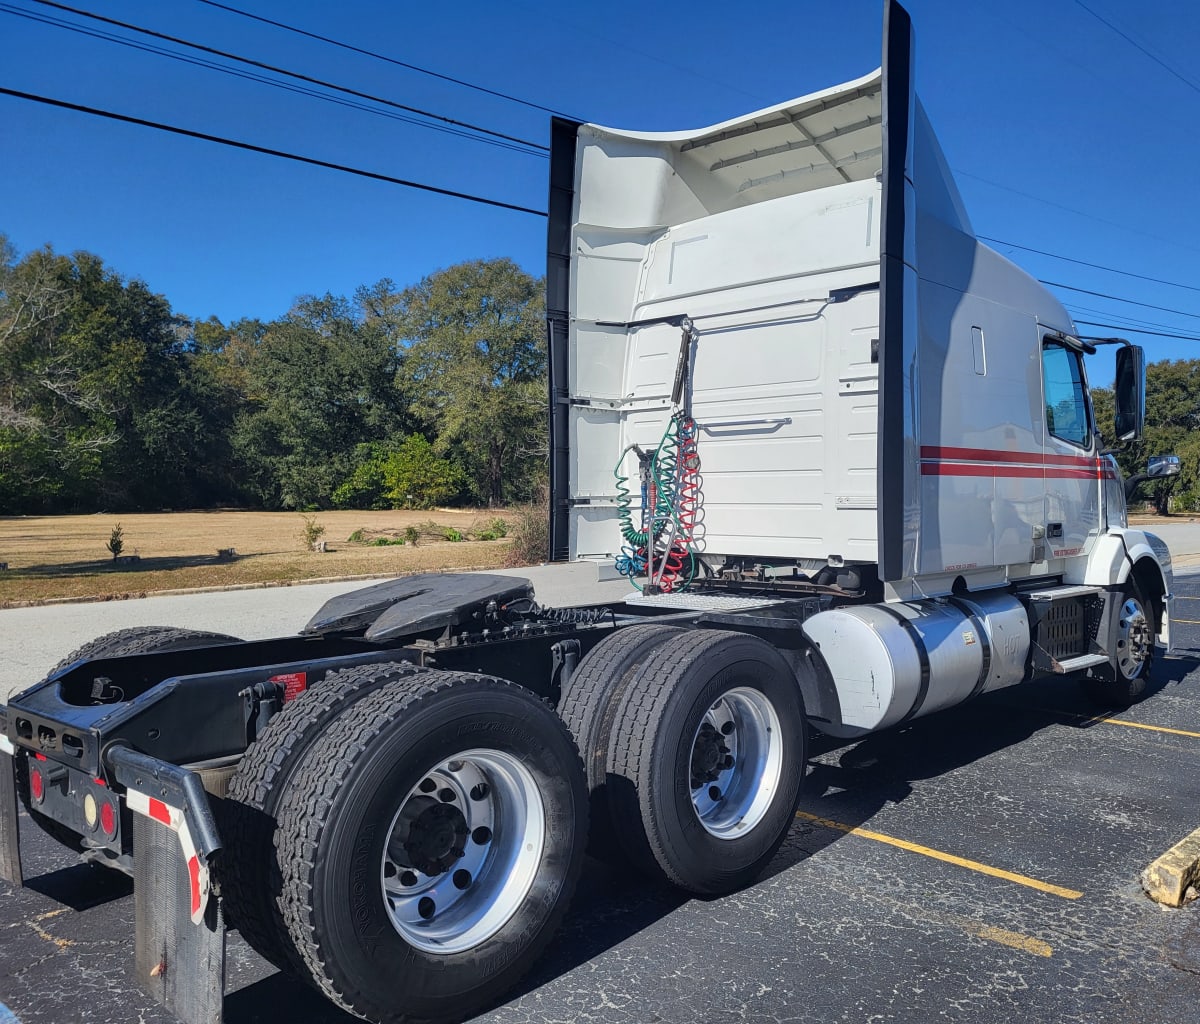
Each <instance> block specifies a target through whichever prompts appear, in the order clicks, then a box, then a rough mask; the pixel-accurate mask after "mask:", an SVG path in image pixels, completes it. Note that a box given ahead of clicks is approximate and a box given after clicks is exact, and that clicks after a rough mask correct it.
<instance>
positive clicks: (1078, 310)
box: [1066, 302, 1183, 331]
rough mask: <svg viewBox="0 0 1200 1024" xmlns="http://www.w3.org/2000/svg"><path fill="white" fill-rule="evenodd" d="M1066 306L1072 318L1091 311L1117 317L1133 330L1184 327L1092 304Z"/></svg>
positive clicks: (1172, 329)
mask: <svg viewBox="0 0 1200 1024" xmlns="http://www.w3.org/2000/svg"><path fill="white" fill-rule="evenodd" d="M1066 308H1067V310H1068V311H1069V312H1070V313H1071V316H1072V318H1074V317H1075V316H1076V315H1079V316H1085V315H1086V314H1088V313H1091V314H1093V315H1094V316H1105V317H1110V318H1116V319H1117V320H1120V321H1121V322H1122V323H1123V324H1125V326H1127V327H1129V328H1131V329H1133V330H1136V329H1137V328H1139V327H1149V328H1150V329H1151V330H1163V331H1174V330H1183V328H1177V327H1176V326H1175V325H1174V324H1160V323H1157V322H1155V321H1153V320H1140V319H1138V318H1137V317H1132V316H1129V315H1128V314H1127V313H1115V312H1113V311H1112V310H1111V309H1094V308H1093V307H1091V306H1080V305H1078V304H1076V303H1073V302H1070V303H1067V304H1066Z"/></svg>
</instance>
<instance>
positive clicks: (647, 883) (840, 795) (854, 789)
mask: <svg viewBox="0 0 1200 1024" xmlns="http://www.w3.org/2000/svg"><path fill="white" fill-rule="evenodd" d="M1197 664H1198V662H1197V660H1196V659H1195V658H1193V657H1176V658H1170V659H1162V660H1160V661H1159V662H1157V663H1156V665H1155V667H1154V670H1153V674H1152V676H1151V682H1150V686H1149V687H1148V694H1147V695H1148V696H1149V695H1153V694H1154V693H1158V692H1161V691H1163V690H1166V689H1169V688H1171V687H1173V686H1177V685H1178V684H1179V683H1180V682H1182V680H1183V679H1184V678H1185V677H1186V676H1187V674H1188V673H1189V672H1191V671H1193V670H1194V669H1195V668H1196V667H1197ZM1102 713H1103V709H1100V708H1098V707H1096V706H1095V705H1093V704H1091V703H1090V702H1089V701H1088V700H1087V699H1086V697H1085V696H1084V695H1083V693H1082V692H1081V690H1080V688H1079V685H1078V681H1077V680H1075V679H1072V678H1064V679H1061V680H1060V679H1054V680H1048V681H1045V682H1043V683H1036V684H1032V685H1027V686H1022V687H1015V688H1013V689H1012V690H1008V691H1001V692H999V693H993V694H985V695H984V696H983V697H981V698H979V699H978V700H976V701H973V702H971V703H968V704H965V705H960V706H958V707H955V708H952V709H949V710H947V711H943V712H940V713H938V714H935V715H931V716H929V717H927V718H921V719H917V720H916V721H914V722H912V723H909V724H907V725H904V726H901V727H898V728H894V729H891V730H889V731H887V732H883V733H877V734H874V735H871V736H868V737H866V738H864V739H862V740H858V741H839V740H834V739H830V738H828V737H817V738H815V739H814V740H813V742H812V743H810V747H809V763H808V775H807V778H806V780H805V787H804V793H803V796H802V798H801V802H800V810H801V812H802V813H803V814H806V815H811V816H814V817H818V818H822V819H825V820H827V821H830V822H836V823H837V824H838V825H840V826H842V827H841V828H831V827H828V826H826V825H824V824H821V823H818V822H814V821H812V820H810V819H807V818H798V819H797V821H796V823H795V825H794V826H793V827H792V828H791V830H790V831H789V833H788V836H787V838H786V839H785V840H784V843H783V845H782V846H781V847H780V849H779V852H778V853H777V854H776V855H775V857H774V858H773V860H772V861H771V863H770V865H769V866H768V868H767V870H766V871H765V872H764V874H763V875H762V876H761V877H760V879H759V881H760V882H761V881H764V880H766V879H769V878H771V877H773V876H776V875H779V874H781V873H783V872H785V871H788V870H791V869H793V868H796V867H797V866H798V865H801V864H802V863H803V861H805V860H807V859H808V858H809V857H812V856H814V855H816V854H818V853H820V852H821V851H822V850H824V849H826V848H827V847H829V846H831V845H832V844H833V843H836V842H838V841H839V840H841V839H844V838H846V830H847V829H849V828H857V827H859V826H867V827H870V826H869V822H870V821H871V819H872V818H873V817H874V816H875V815H876V813H877V812H878V811H880V810H881V809H882V808H884V807H886V806H887V805H889V804H896V803H900V802H901V801H903V800H905V799H907V798H908V797H909V796H910V795H911V794H912V792H913V789H914V783H917V782H919V781H921V780H927V779H936V778H938V777H941V776H944V775H948V774H950V773H952V772H954V771H956V770H958V769H960V768H963V767H966V766H968V765H971V764H974V763H976V762H979V761H982V760H984V759H986V758H988V757H990V756H992V755H994V754H997V753H1000V752H1002V751H1004V750H1006V749H1008V748H1011V747H1015V746H1018V745H1019V744H1021V743H1023V742H1025V741H1026V740H1028V739H1030V738H1031V737H1033V736H1034V735H1036V734H1037V733H1039V732H1041V731H1043V730H1045V729H1048V728H1051V727H1055V726H1059V727H1061V726H1063V725H1066V726H1068V727H1076V728H1090V727H1092V726H1095V725H1098V724H1102V723H1101V722H1100V721H1098V720H1097V716H1098V715H1101V714H1102ZM801 870H803V869H802V868H801ZM797 884H803V882H802V880H799V879H798V880H797ZM692 898H693V897H690V896H688V895H687V894H685V893H682V892H680V891H678V890H676V889H673V888H671V887H670V886H667V885H665V884H662V883H659V882H655V881H651V880H648V879H645V878H643V877H642V876H641V875H639V874H638V873H637V872H635V871H634V870H633V869H631V868H629V867H626V866H623V865H620V866H614V865H609V864H606V863H602V862H600V861H597V860H593V859H591V858H589V859H588V861H587V864H586V867H585V869H584V875H583V878H582V880H581V882H580V886H579V890H578V892H577V894H576V896H575V899H574V901H573V904H572V909H571V911H570V913H569V914H568V916H567V919H566V921H565V922H564V924H563V926H562V927H561V929H560V930H559V932H558V934H557V936H556V937H555V940H554V941H553V943H552V944H551V946H550V947H549V949H548V950H547V951H546V952H545V953H544V954H543V956H542V957H541V959H540V960H539V961H538V963H537V964H535V965H534V967H533V969H532V970H531V971H530V973H529V974H528V975H527V976H526V978H525V979H524V980H523V981H522V982H521V984H520V985H519V986H518V987H517V988H516V989H514V990H512V991H510V992H509V993H508V994H507V995H506V996H505V997H504V998H503V1000H502V1002H501V1003H499V1004H497V1006H495V1007H493V1008H492V1009H493V1010H495V1009H498V1008H499V1007H500V1006H503V1005H505V1004H508V1003H510V1002H512V1001H514V1000H520V999H521V998H522V997H525V996H528V995H529V994H530V993H532V992H535V991H536V990H537V989H539V988H541V987H542V986H544V985H547V984H549V983H550V982H553V981H554V980H555V979H557V978H559V977H561V976H563V975H565V974H567V973H569V972H570V971H572V970H574V969H576V968H578V967H580V966H581V965H583V964H586V963H587V962H588V961H590V960H592V959H594V958H595V957H597V956H599V955H601V954H603V953H605V952H607V951H609V950H611V949H613V948H615V947H617V946H619V945H620V944H621V943H623V942H625V941H626V940H628V939H630V938H632V937H633V936H635V935H637V934H638V933H639V932H642V931H644V930H645V929H648V928H652V927H654V925H655V924H656V923H658V922H659V921H661V920H662V919H664V918H666V917H668V916H669V915H671V914H672V913H674V912H675V911H677V910H678V909H679V908H680V907H682V906H683V905H684V904H685V903H687V902H689V901H690V900H691V899H692ZM483 1016H484V1017H486V1016H487V1013H485V1014H484V1015H483ZM267 1019H283V1020H287V1019H294V1020H305V1021H309V1022H311V1024H349V1022H350V1021H351V1020H353V1019H354V1018H351V1017H350V1016H348V1015H346V1014H343V1013H341V1012H340V1011H338V1010H336V1009H335V1008H334V1007H332V1006H328V1005H326V1004H324V1003H321V1002H318V1001H315V1000H314V999H313V998H312V995H311V992H310V990H309V989H308V988H307V986H305V985H302V984H300V983H298V982H295V981H292V980H290V979H288V978H286V977H285V976H283V975H278V974H277V975H273V976H271V977H268V978H264V979H263V980H261V981H258V982H255V983H253V984H251V985H249V986H247V987H245V988H243V989H241V990H240V991H237V992H233V993H231V994H230V995H229V996H227V997H226V1020H227V1021H228V1022H229V1024H237V1022H247V1024H248V1022H255V1021H260V1020H267Z"/></svg>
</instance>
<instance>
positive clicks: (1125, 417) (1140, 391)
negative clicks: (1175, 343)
mask: <svg viewBox="0 0 1200 1024" xmlns="http://www.w3.org/2000/svg"><path fill="white" fill-rule="evenodd" d="M1113 399H1114V405H1115V406H1116V410H1117V415H1116V436H1117V440H1118V441H1136V440H1137V439H1138V438H1139V437H1141V436H1142V428H1143V427H1144V426H1145V424H1146V353H1145V352H1144V351H1143V350H1142V349H1141V347H1140V346H1138V345H1122V346H1121V347H1120V348H1118V349H1117V374H1116V380H1115V382H1114V383H1113ZM1176 462H1178V460H1176ZM1175 472H1179V470H1178V469H1177V470H1175Z"/></svg>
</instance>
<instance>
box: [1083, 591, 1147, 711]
mask: <svg viewBox="0 0 1200 1024" xmlns="http://www.w3.org/2000/svg"><path fill="white" fill-rule="evenodd" d="M1115 597H1116V600H1117V601H1119V604H1118V605H1117V608H1116V613H1115V614H1114V615H1112V616H1111V617H1110V619H1109V623H1108V636H1107V638H1106V648H1107V650H1108V652H1109V657H1110V658H1111V660H1110V662H1109V663H1108V664H1107V665H1101V666H1099V667H1098V668H1095V669H1093V670H1092V674H1091V675H1089V676H1086V677H1085V678H1084V679H1083V689H1084V693H1086V694H1087V696H1088V697H1089V698H1090V699H1091V700H1092V701H1094V702H1095V703H1097V704H1101V705H1103V706H1105V707H1110V708H1125V707H1129V705H1130V704H1134V703H1136V702H1137V701H1139V700H1140V699H1141V698H1142V697H1143V696H1144V695H1145V692H1146V683H1147V681H1148V680H1149V678H1150V667H1151V665H1152V664H1153V662H1154V625H1153V616H1152V615H1151V614H1150V613H1149V612H1148V611H1147V609H1146V604H1145V601H1144V599H1143V598H1142V593H1141V591H1140V590H1139V589H1138V586H1137V584H1136V583H1134V581H1133V580H1132V579H1131V580H1129V582H1127V583H1126V584H1125V588H1124V590H1122V591H1121V592H1120V593H1119V594H1117V595H1115Z"/></svg>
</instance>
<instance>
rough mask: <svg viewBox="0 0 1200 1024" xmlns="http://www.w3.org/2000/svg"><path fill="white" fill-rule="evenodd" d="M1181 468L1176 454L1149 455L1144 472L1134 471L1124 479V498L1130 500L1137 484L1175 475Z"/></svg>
mask: <svg viewBox="0 0 1200 1024" xmlns="http://www.w3.org/2000/svg"><path fill="white" fill-rule="evenodd" d="M1182 468H1183V467H1182V466H1180V464H1179V456H1178V455H1151V456H1150V460H1149V462H1147V463H1146V472H1144V473H1135V474H1134V475H1133V476H1131V477H1130V478H1129V479H1128V480H1126V481H1125V500H1126V501H1130V500H1132V498H1133V495H1134V492H1135V491H1136V490H1137V489H1138V484H1143V483H1145V482H1146V481H1147V480H1154V479H1156V478H1160V477H1164V476H1176V475H1177V474H1178V473H1179V471H1180V469H1182Z"/></svg>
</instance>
